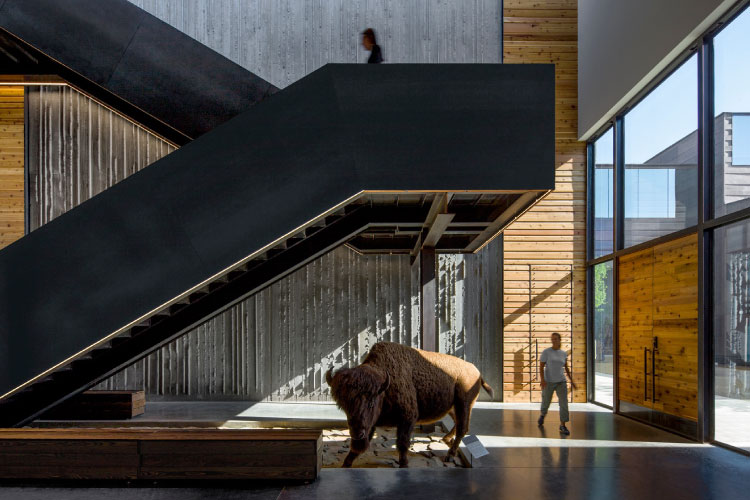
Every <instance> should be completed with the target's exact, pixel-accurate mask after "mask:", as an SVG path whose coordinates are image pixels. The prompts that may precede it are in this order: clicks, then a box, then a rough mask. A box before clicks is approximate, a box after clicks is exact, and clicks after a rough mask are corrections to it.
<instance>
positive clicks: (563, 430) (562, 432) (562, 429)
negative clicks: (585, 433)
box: [560, 424, 570, 436]
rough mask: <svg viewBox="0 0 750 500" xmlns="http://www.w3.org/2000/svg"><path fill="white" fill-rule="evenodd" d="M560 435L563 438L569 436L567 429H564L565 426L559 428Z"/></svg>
mask: <svg viewBox="0 0 750 500" xmlns="http://www.w3.org/2000/svg"><path fill="white" fill-rule="evenodd" d="M560 434H562V435H563V436H570V431H569V430H568V428H567V427H565V424H563V425H561V426H560Z"/></svg>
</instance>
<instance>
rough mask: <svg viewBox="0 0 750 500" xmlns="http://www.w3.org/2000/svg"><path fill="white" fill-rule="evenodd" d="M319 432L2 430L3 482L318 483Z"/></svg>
mask: <svg viewBox="0 0 750 500" xmlns="http://www.w3.org/2000/svg"><path fill="white" fill-rule="evenodd" d="M321 435H322V434H321V431H320V430H304V429H246V430H225V429H132V428H130V429H0V479H56V480H61V479H62V480H67V479H99V480H101V479H107V480H217V479H220V480H248V479H252V480H259V479H262V480H274V481H312V480H314V479H315V478H317V476H318V473H319V471H320V467H321V464H322V437H321Z"/></svg>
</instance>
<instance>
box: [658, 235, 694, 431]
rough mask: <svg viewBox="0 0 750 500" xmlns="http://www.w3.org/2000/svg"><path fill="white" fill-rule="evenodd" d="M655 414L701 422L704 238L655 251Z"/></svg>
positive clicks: (670, 243)
mask: <svg viewBox="0 0 750 500" xmlns="http://www.w3.org/2000/svg"><path fill="white" fill-rule="evenodd" d="M653 295H654V312H653V320H654V327H653V335H654V337H655V338H657V339H658V348H657V350H656V356H655V368H656V370H655V372H656V379H655V381H656V384H655V386H656V395H655V397H654V409H655V410H659V411H661V412H663V413H667V414H669V415H676V416H678V417H682V418H686V419H689V420H695V421H697V419H698V237H697V236H695V235H693V236H688V237H686V238H680V239H679V240H675V241H671V242H668V243H665V244H663V245H659V246H658V247H656V248H654V292H653Z"/></svg>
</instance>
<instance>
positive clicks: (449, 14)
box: [28, 0, 502, 401]
mask: <svg viewBox="0 0 750 500" xmlns="http://www.w3.org/2000/svg"><path fill="white" fill-rule="evenodd" d="M133 3H135V4H136V5H139V6H142V7H144V8H146V10H148V11H149V12H150V13H152V14H154V15H156V16H157V17H160V18H162V19H163V20H165V21H167V22H169V23H170V24H172V25H174V26H176V27H177V28H179V29H181V30H182V31H184V32H185V33H187V34H188V35H190V36H193V37H194V38H196V39H197V40H199V41H201V42H202V43H204V44H206V45H208V46H209V47H211V48H213V49H214V50H217V51H218V52H220V53H222V54H223V55H225V56H227V57H229V58H231V59H233V60H234V61H235V62H237V63H239V64H241V65H243V66H245V67H246V68H247V69H249V70H250V71H252V72H254V73H256V74H258V75H259V76H261V77H263V78H266V79H268V80H269V81H271V82H272V83H274V84H275V85H277V86H279V87H284V86H286V85H288V84H290V83H293V82H294V81H296V80H297V79H299V78H301V77H303V76H304V75H306V74H308V73H310V72H312V71H314V70H315V69H317V68H318V67H320V66H322V65H323V64H325V63H326V62H356V61H358V62H363V61H364V60H365V58H366V56H367V53H366V52H365V51H364V49H362V48H361V47H360V46H359V33H360V32H361V31H362V29H363V28H364V27H373V28H375V29H376V31H377V32H378V34H379V36H380V38H381V43H382V45H383V48H384V53H385V57H386V60H387V62H389V63H392V62H500V25H501V22H500V2H499V1H498V0H493V1H489V0H471V1H463V0H461V1H459V0H415V1H413V2H412V1H409V2H400V1H397V0H389V1H367V2H365V1H363V0H357V1H351V2H347V1H344V0H337V1H318V2H313V1H309V2H302V1H300V0H295V1H284V0H282V1H278V2H276V1H270V0H268V1H262V2H260V1H244V0H242V1H240V0H234V1H221V2H216V1H210V2H209V1H204V0H184V1H177V0H168V1H158V2H157V1H141V0H138V1H133ZM28 106H29V115H30V116H33V117H35V118H34V120H36V121H34V122H32V123H34V124H35V125H34V127H35V128H36V130H37V132H36V133H35V134H34V135H33V136H32V139H33V142H34V144H32V145H31V147H32V148H34V150H39V154H38V155H37V156H38V158H39V159H38V160H37V164H38V166H37V167H34V168H35V169H36V172H37V173H36V174H35V176H36V177H35V178H37V180H36V181H35V183H37V184H38V185H39V186H40V187H39V188H37V191H38V192H39V194H38V195H35V196H34V197H33V198H32V200H31V205H32V207H31V209H32V212H33V211H36V212H38V213H39V214H40V215H39V217H37V219H38V220H39V223H44V222H47V221H48V220H51V218H52V217H54V216H56V215H59V214H60V213H62V212H64V211H65V210H68V209H70V208H72V207H73V206H75V205H77V204H78V203H80V202H82V201H84V200H85V199H87V198H88V197H89V196H91V195H93V194H96V192H98V190H100V189H105V188H106V187H108V186H109V185H111V183H114V182H116V181H117V180H121V179H122V178H124V175H129V174H131V173H133V172H135V171H136V170H138V169H140V168H143V167H144V166H146V165H147V164H148V163H150V162H152V161H155V160H156V159H158V158H159V157H161V156H159V154H166V153H167V152H168V151H167V150H165V149H163V148H164V146H158V148H157V144H158V142H159V140H158V138H155V137H153V136H150V135H148V134H147V133H145V131H142V129H140V128H138V129H137V130H136V131H134V132H133V133H132V134H131V133H130V132H127V127H126V125H127V124H129V122H126V123H120V122H119V121H118V120H119V117H117V116H116V115H114V114H113V113H111V112H110V111H109V110H107V109H106V108H101V107H100V106H98V105H97V104H96V103H94V102H93V101H90V100H88V99H86V98H85V97H84V96H80V95H79V94H78V93H77V92H75V91H73V90H72V89H69V88H67V87H57V88H52V87H44V88H41V89H39V92H38V93H37V95H35V96H34V98H32V99H29V101H28ZM100 108H101V109H100ZM131 125H132V124H131ZM141 132H144V133H145V134H146V135H143V134H142V133H141ZM120 137H122V138H123V140H122V141H121V140H119V139H118V140H111V139H113V138H120ZM92 138H96V140H94V139H92ZM156 151H159V154H156ZM82 152H85V154H83V153H82ZM71 158H75V159H76V160H75V161H71ZM136 158H138V160H137V162H136V163H133V162H135V161H136ZM79 164H80V165H82V166H85V168H83V167H78V166H74V165H79ZM56 165H59V167H56ZM80 168H83V169H82V170H80V171H79V169H80ZM37 225H38V224H37ZM35 227H36V226H35ZM438 266H439V275H438V279H439V300H438V314H439V318H440V322H439V325H440V330H439V331H440V339H439V345H440V350H441V352H448V353H451V354H455V355H457V356H459V357H462V358H464V359H467V360H469V361H471V362H473V363H475V364H476V365H477V367H478V368H479V369H480V370H481V371H482V373H483V375H484V377H485V379H486V380H487V382H488V383H489V384H490V385H492V386H493V387H495V389H496V395H498V396H499V395H501V391H500V390H499V388H500V387H501V386H502V369H501V360H502V245H501V242H500V239H498V240H496V241H495V242H493V243H492V244H490V245H489V246H488V247H486V248H485V249H484V250H483V251H482V252H481V253H479V254H477V255H468V256H454V255H451V256H440V257H439V260H438ZM417 269H418V268H417V267H416V266H411V265H409V258H408V257H405V256H389V255H382V256H368V257H364V256H361V255H358V254H356V253H354V252H352V251H350V250H348V249H347V248H345V247H341V248H338V249H336V250H334V251H333V252H331V253H329V254H327V255H325V256H323V257H321V258H320V259H318V260H317V261H315V262H313V263H311V264H309V265H308V266H306V267H305V268H303V269H300V270H298V271H297V272H295V273H293V274H292V275H290V276H288V277H286V278H284V279H283V280H281V281H279V282H277V283H276V284H274V285H272V286H270V287H268V288H267V289H265V290H263V291H261V292H259V293H257V294H255V295H254V296H252V297H250V298H249V299H247V300H246V301H244V302H242V303H241V304H239V305H237V306H236V307H234V308H232V309H231V310H229V311H227V312H225V313H223V314H221V315H219V316H217V317H216V318H214V319H211V320H210V321H208V322H206V323H205V324H203V325H201V326H200V327H198V328H196V329H195V330H193V331H191V332H189V333H188V334H187V335H185V336H184V337H182V338H181V339H178V340H177V341H175V342H172V343H171V344H169V345H167V346H165V347H164V348H162V349H160V350H159V351H157V352H155V353H153V354H152V355H150V356H148V357H147V358H146V359H144V360H142V361H140V362H138V363H136V364H135V365H133V366H131V367H129V368H127V369H125V370H122V371H121V372H120V373H118V374H116V375H114V376H113V377H111V378H110V379H108V380H107V381H105V382H103V383H102V384H100V385H99V388H110V389H125V388H128V389H135V388H143V389H145V390H146V391H147V395H148V398H149V399H151V400H157V399H165V400H169V399H173V400H180V399H211V400H230V399H242V400H273V401H294V400H298V401H299V400H326V399H328V394H327V387H326V384H325V383H324V380H323V376H324V374H325V371H326V370H327V369H328V368H329V367H331V366H334V367H341V366H352V365H355V364H357V363H359V362H360V361H361V359H362V358H363V356H364V354H366V352H367V351H368V350H369V347H370V346H371V345H372V344H373V343H374V342H376V341H378V340H392V341H397V342H401V343H404V344H407V345H412V346H415V347H418V338H419V294H418V292H419V289H418V286H419V276H418V271H417ZM481 397H482V399H486V398H487V396H486V395H485V394H484V393H483V394H482V395H481Z"/></svg>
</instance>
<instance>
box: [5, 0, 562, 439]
mask: <svg viewBox="0 0 750 500" xmlns="http://www.w3.org/2000/svg"><path fill="white" fill-rule="evenodd" d="M8 3H11V0H7V1H6V5H7V4H8ZM0 12H2V10H0ZM553 187H554V70H553V67H552V66H551V65H538V66H535V65H518V66H513V65H390V66H388V65H383V66H378V67H368V66H366V65H356V66H355V65H328V66H326V67H324V68H322V69H321V70H318V71H316V72H315V73H313V74H311V75H310V76H308V77H306V78H304V79H302V80H300V81H299V82H297V83H295V84H294V85H292V86H290V87H288V88H287V89H284V90H283V91H280V92H278V93H277V94H276V95H275V96H274V97H273V98H271V99H266V100H264V101H262V102H260V103H258V104H256V105H255V106H253V108H252V109H250V110H248V111H247V112H245V113H243V114H242V115H240V116H237V117H236V118H234V119H231V120H229V121H228V122H226V123H224V124H223V125H220V126H219V127H217V128H215V129H214V130H212V131H210V132H208V133H206V134H204V135H203V136H201V137H200V138H198V139H196V140H194V141H192V142H191V143H189V144H187V145H186V146H184V147H182V148H181V149H179V150H177V151H175V152H174V153H172V154H170V155H168V156H167V157H165V158H163V159H162V160H160V161H158V162H156V163H155V164H153V165H151V166H149V167H147V168H146V169H144V170H142V171H140V172H138V173H136V174H134V175H132V176H131V177H129V178H127V179H125V180H124V181H122V182H120V183H119V184H117V185H115V186H114V187H112V188H110V189H108V190H107V191H105V192H103V193H101V194H100V195H98V196H96V197H94V198H92V199H91V200H89V201H87V202H85V203H83V204H81V205H80V206H79V207H77V208H75V209H73V210H71V211H70V212H68V213H66V214H64V215H62V216H60V217H58V218H57V219H55V220H53V221H52V222H50V223H49V224H46V225H45V226H43V227H41V228H40V229H38V230H37V231H34V232H32V233H30V234H29V235H27V236H26V237H24V238H22V239H21V240H19V241H17V242H16V243H14V244H12V245H10V246H9V247H7V248H5V249H3V250H2V251H0V276H2V277H3V281H2V283H0V395H2V399H0V425H2V426H18V425H23V424H24V423H27V422H29V421H31V420H33V419H34V418H35V417H37V416H38V415H40V414H41V413H43V412H44V411H45V410H46V409H48V408H50V407H52V406H54V405H55V404H57V403H59V402H61V401H63V400H65V399H67V398H68V397H70V396H72V395H74V394H76V393H77V392H80V391H83V390H85V389H87V388H89V387H91V386H93V385H95V384H96V383H98V382H99V381H101V380H103V379H104V378H106V377H107V376H109V375H110V374H112V373H115V372H116V371H118V370H119V369H121V368H122V367H124V366H127V365H128V364H130V363H132V362H134V361H136V360H138V359H140V358H142V357H144V356H146V355H147V354H148V353H150V352H152V351H153V350H155V349H157V348H158V347H160V346H162V345H164V344H165V343H167V342H169V341H171V340H173V339H175V338H177V337H178V336H180V335H182V334H184V333H185V332H187V331H188V330H189V329H191V328H192V327H194V326H195V325H198V324H200V323H201V322H202V321H205V320H206V319H208V318H210V317H211V316H213V315H215V314H218V313H219V312H221V311H223V310H224V309H226V308H228V307H231V306H232V305H233V304H236V303H237V302H238V301H240V300H242V299H243V298H245V297H247V296H248V295H249V294H251V293H254V292H255V291H258V290H260V289H261V288H263V287H264V286H267V285H268V284H270V283H272V282H274V281H276V280H278V279H280V278H281V277H283V276H285V275H286V274H288V273H290V272H292V271H293V270H295V269H297V268H299V267H300V266H302V265H304V264H306V263H307V262H310V261H311V260H312V259H315V258H316V257H318V256H320V255H321V254H322V253H324V252H326V251H329V250H330V249H332V248H334V247H335V246H337V245H340V244H343V243H345V242H349V243H348V244H350V245H352V246H353V247H355V248H358V249H359V250H362V251H368V248H369V251H373V249H374V251H398V252H404V253H409V252H411V251H413V250H414V248H416V249H418V248H419V245H420V244H421V243H420V242H424V241H425V240H428V241H431V242H433V246H434V247H435V248H436V249H437V250H438V251H465V252H472V251H476V250H478V249H479V248H481V246H482V245H483V244H485V243H486V242H487V241H488V240H490V239H491V238H492V237H494V236H495V235H496V234H497V233H498V232H499V231H501V230H502V229H503V228H504V227H505V226H507V224H509V223H510V222H512V220H513V219H514V218H515V217H517V216H518V215H519V214H521V213H523V212H524V211H525V210H526V209H528V208H529V207H530V206H532V205H533V204H534V203H535V202H536V201H538V200H539V199H540V198H541V197H542V196H544V195H545V194H546V193H547V192H548V191H549V190H550V189H552V188H553ZM440 217H443V219H440ZM436 220H441V221H443V223H442V224H438V223H436V222H435V221H436ZM434 222H435V223H434ZM438 226H440V231H439V234H436V230H435V228H436V227H438ZM404 235H406V236H404ZM383 241H387V242H388V244H387V245H384V244H383V243H382V242H383ZM368 245H371V246H370V247H368Z"/></svg>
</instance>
